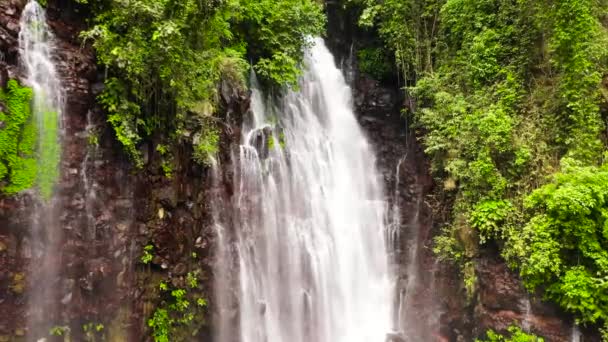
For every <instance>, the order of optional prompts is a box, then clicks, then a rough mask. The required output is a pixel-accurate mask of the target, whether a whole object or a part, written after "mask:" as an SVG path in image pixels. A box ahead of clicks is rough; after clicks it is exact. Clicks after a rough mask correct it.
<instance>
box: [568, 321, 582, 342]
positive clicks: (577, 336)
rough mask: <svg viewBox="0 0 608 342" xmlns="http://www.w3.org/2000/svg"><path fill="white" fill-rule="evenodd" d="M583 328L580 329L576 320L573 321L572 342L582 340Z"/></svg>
mask: <svg viewBox="0 0 608 342" xmlns="http://www.w3.org/2000/svg"><path fill="white" fill-rule="evenodd" d="M581 335H582V334H581V330H580V329H579V327H578V325H576V322H573V323H572V333H571V335H570V341H571V342H581Z"/></svg>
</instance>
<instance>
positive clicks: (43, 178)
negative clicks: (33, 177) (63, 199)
mask: <svg viewBox="0 0 608 342" xmlns="http://www.w3.org/2000/svg"><path fill="white" fill-rule="evenodd" d="M40 123H41V126H40V127H39V129H40V146H39V148H40V150H39V151H40V152H39V159H38V176H37V183H38V191H39V192H40V196H41V197H42V198H43V199H44V200H49V199H50V198H51V196H52V195H53V188H54V187H55V183H56V182H57V179H58V178H59V160H60V156H61V148H60V145H59V117H58V113H57V112H56V111H52V110H42V118H41V119H40Z"/></svg>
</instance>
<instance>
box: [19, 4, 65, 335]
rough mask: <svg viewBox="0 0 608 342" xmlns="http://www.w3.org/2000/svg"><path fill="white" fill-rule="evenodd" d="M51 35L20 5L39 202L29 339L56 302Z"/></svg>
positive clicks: (56, 97)
mask: <svg viewBox="0 0 608 342" xmlns="http://www.w3.org/2000/svg"><path fill="white" fill-rule="evenodd" d="M53 40H54V39H53V35H52V33H51V31H50V30H49V27H48V25H47V22H46V16H45V12H44V9H43V8H42V7H41V6H40V5H39V4H38V3H36V2H35V1H30V2H29V3H28V4H27V5H26V6H25V8H24V10H23V13H22V15H21V21H20V32H19V49H20V61H21V64H22V67H23V69H24V71H25V75H26V80H25V83H26V84H27V85H28V86H29V87H31V88H32V89H33V91H34V100H33V107H32V109H33V110H32V113H33V116H34V118H35V120H36V123H37V131H38V148H37V160H38V176H37V180H36V184H37V190H38V191H37V193H38V199H39V201H38V204H37V205H36V208H35V210H34V213H33V218H32V229H31V236H30V238H31V246H32V248H33V253H32V259H31V260H30V268H31V269H30V272H31V273H30V279H29V280H30V281H29V283H30V288H29V293H30V296H29V314H28V324H29V328H28V334H29V335H30V336H29V337H28V340H37V339H39V338H43V336H46V335H47V334H48V329H49V328H50V326H51V325H53V324H54V323H55V322H56V319H57V316H56V314H57V312H56V306H57V305H56V302H57V300H58V298H57V296H58V293H59V287H60V282H59V279H58V269H57V267H58V266H57V265H58V264H59V263H60V261H59V241H60V235H61V229H60V227H59V224H58V222H57V220H58V216H59V215H57V213H56V203H54V202H55V201H54V199H53V190H54V185H55V182H56V180H57V179H58V177H59V161H60V155H61V147H60V135H61V129H62V127H61V126H62V124H61V115H62V114H63V108H62V107H63V100H62V93H61V82H60V80H59V77H58V74H57V69H56V67H55V64H54V62H53V60H52V56H53V52H54V51H53V50H54V47H53Z"/></svg>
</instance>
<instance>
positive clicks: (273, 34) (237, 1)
mask: <svg viewBox="0 0 608 342" xmlns="http://www.w3.org/2000/svg"><path fill="white" fill-rule="evenodd" d="M80 2H83V1H80ZM85 2H86V3H87V4H88V5H87V6H88V7H89V9H90V10H91V11H92V12H93V16H94V19H93V20H92V22H91V24H92V26H91V28H90V29H89V30H88V31H86V32H84V33H83V34H82V36H83V38H84V39H85V40H88V41H92V43H93V46H94V47H95V49H96V51H97V56H98V59H99V62H100V63H101V64H103V65H105V66H106V67H107V69H108V78H107V79H106V82H105V84H106V87H105V90H104V92H103V93H102V94H101V95H100V97H99V101H100V103H101V104H102V105H103V106H104V108H105V109H106V110H107V111H108V114H109V116H108V121H109V122H110V123H111V124H112V126H113V127H114V129H115V131H116V136H117V138H118V140H119V141H120V142H121V143H122V145H123V146H124V147H125V150H126V151H127V152H128V153H129V155H130V156H131V157H132V158H133V160H134V161H135V163H136V164H137V165H138V166H141V165H142V160H141V156H140V153H139V150H138V146H139V144H140V142H141V141H142V139H144V138H147V137H152V136H155V135H158V134H160V133H165V132H169V134H163V136H165V137H167V139H168V140H170V141H168V142H179V141H190V142H192V140H193V137H195V136H197V137H199V138H200V137H203V138H205V137H209V138H210V139H211V140H206V139H198V140H199V141H197V143H198V144H202V145H203V146H201V147H200V148H199V149H198V150H199V151H200V150H203V151H213V150H215V149H216V148H213V147H209V146H208V145H211V144H216V143H217V141H216V139H215V137H216V134H214V133H206V132H205V130H206V129H211V130H213V129H214V124H213V123H212V120H209V119H208V118H209V117H210V116H212V115H213V114H214V113H216V112H217V109H218V106H219V96H220V94H219V91H218V90H219V85H220V83H221V82H224V83H225V84H226V86H227V87H229V88H236V89H239V88H240V89H244V88H245V87H246V77H245V75H246V73H247V70H248V69H249V63H250V62H251V63H252V64H253V68H254V69H255V71H256V72H257V73H258V75H259V76H260V78H261V79H262V80H263V81H264V82H265V84H266V85H267V86H269V87H280V86H286V85H293V84H295V81H296V80H297V77H298V75H299V72H300V63H301V61H302V57H303V50H304V48H305V47H306V46H307V45H308V44H309V43H310V41H309V39H308V37H309V36H310V35H318V34H320V33H321V30H322V28H323V24H324V16H323V15H322V8H321V6H320V5H318V4H317V3H316V2H314V1H312V0H280V1H274V0H262V1H258V0H256V1H252V0H214V1H202V2H201V1H197V0H185V1H173V0H131V1H125V0H113V1H110V0H107V1H106V0H88V1H85ZM193 131H194V132H193ZM197 159H200V158H197Z"/></svg>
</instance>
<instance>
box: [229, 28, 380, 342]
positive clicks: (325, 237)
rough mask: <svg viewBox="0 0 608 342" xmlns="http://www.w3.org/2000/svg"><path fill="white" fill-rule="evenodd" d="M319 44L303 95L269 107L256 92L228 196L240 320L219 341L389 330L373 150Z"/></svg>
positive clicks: (336, 337)
mask: <svg viewBox="0 0 608 342" xmlns="http://www.w3.org/2000/svg"><path fill="white" fill-rule="evenodd" d="M314 43H315V44H314V47H312V48H311V49H310V51H309V54H308V55H307V56H306V65H307V67H308V69H307V71H306V72H305V74H304V76H303V78H302V80H301V82H300V91H299V92H290V93H289V94H288V95H287V96H285V98H284V99H283V100H282V102H281V104H280V105H278V106H276V107H270V106H265V104H264V101H263V99H262V95H261V94H260V92H259V91H257V90H254V93H253V98H252V112H253V115H252V116H253V117H252V118H251V120H250V121H249V122H246V123H245V124H244V127H243V137H242V145H241V146H240V150H239V151H238V154H239V155H238V158H239V163H238V165H237V169H236V170H235V175H236V176H235V185H236V187H237V188H236V194H235V196H234V203H233V207H234V208H235V209H234V210H235V212H234V218H233V222H234V225H235V237H234V240H235V242H234V243H235V247H236V250H237V252H236V253H237V254H238V267H239V272H240V273H239V280H238V287H239V289H238V293H239V295H238V296H239V322H240V324H239V326H240V328H239V329H234V327H232V330H231V331H220V333H219V336H221V337H220V340H221V341H222V342H223V341H237V340H240V341H243V342H283V341H289V342H309V341H315V342H357V341H360V342H369V341H385V339H386V336H387V333H388V332H389V330H390V328H391V303H392V293H391V291H392V287H391V276H390V274H389V269H388V260H387V259H388V256H387V251H386V245H385V241H384V235H385V233H386V232H385V229H386V227H385V222H384V218H385V214H386V203H385V201H384V192H383V186H382V183H381V179H380V176H379V173H378V171H377V170H376V167H375V156H374V153H373V151H372V149H371V147H370V145H369V143H368V141H367V140H366V138H365V136H364V134H363V132H362V130H361V128H360V127H359V125H358V123H357V121H356V119H355V116H354V114H353V109H352V104H351V90H350V88H349V87H348V86H347V85H346V83H345V80H344V77H343V75H342V73H341V72H340V70H339V69H337V68H336V66H335V63H334V59H333V56H332V55H331V53H330V52H329V51H328V49H327V48H326V47H325V44H324V42H323V41H322V40H320V39H317V40H315V42H314ZM235 157H236V156H235ZM220 272H221V271H220ZM217 290H218V291H220V292H222V291H224V292H225V291H229V290H228V289H226V287H224V288H219V289H217ZM220 326H221V325H220Z"/></svg>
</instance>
